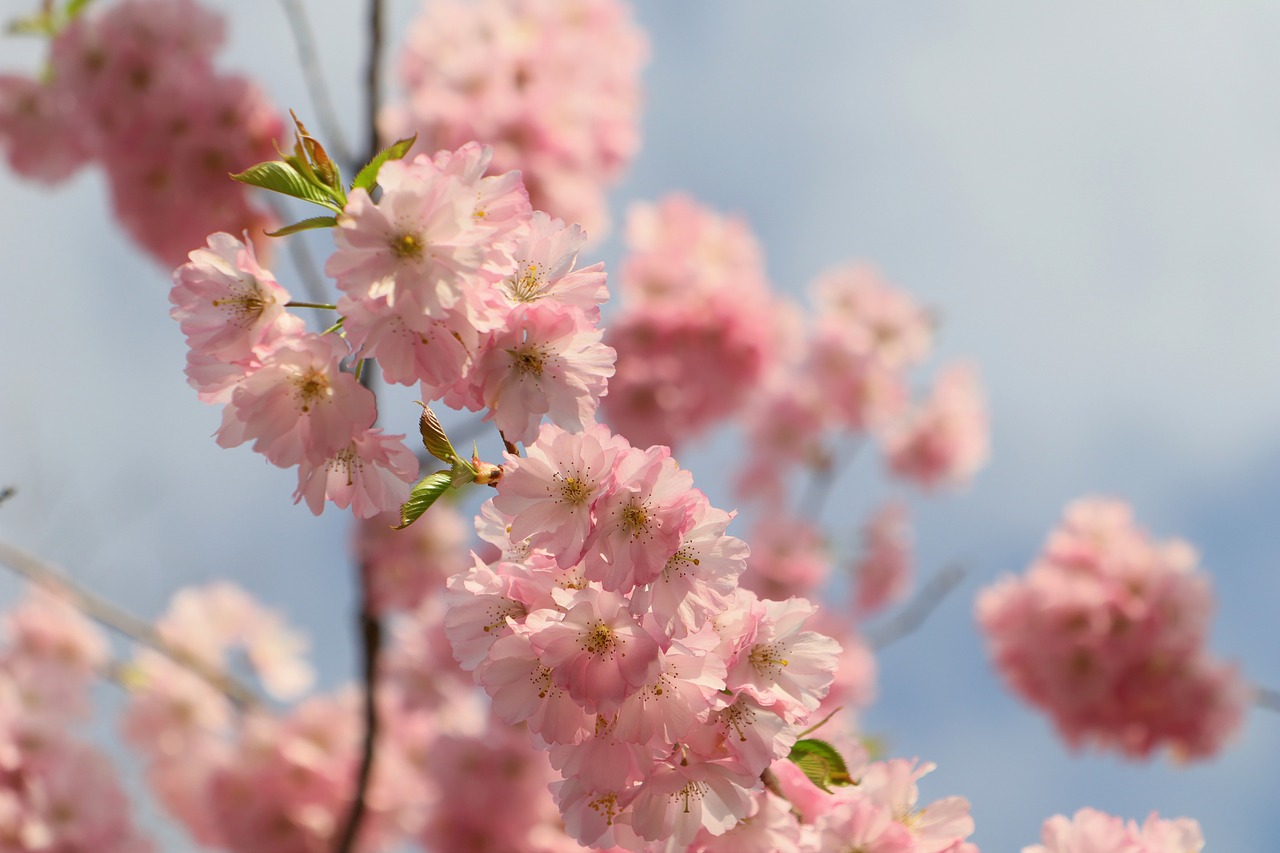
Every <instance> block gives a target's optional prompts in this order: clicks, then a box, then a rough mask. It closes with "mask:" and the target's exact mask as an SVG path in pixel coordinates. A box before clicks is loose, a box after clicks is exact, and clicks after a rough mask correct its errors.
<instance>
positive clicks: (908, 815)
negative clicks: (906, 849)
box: [858, 758, 974, 853]
mask: <svg viewBox="0 0 1280 853" xmlns="http://www.w3.org/2000/svg"><path fill="white" fill-rule="evenodd" d="M936 767H937V765H935V764H932V763H925V764H921V765H918V766H917V764H916V759H912V760H907V759H902V758H895V759H892V760H890V761H877V762H875V763H873V764H870V765H868V766H867V768H866V770H865V771H864V772H863V773H862V777H861V779H859V781H858V794H859V795H860V796H863V797H866V798H868V799H870V800H871V801H872V802H875V803H877V804H879V805H881V806H884V807H886V808H888V809H889V810H890V812H891V814H892V815H893V817H894V819H895V820H897V821H898V822H899V823H901V824H902V825H904V826H906V827H907V829H908V830H910V832H911V835H912V837H913V838H914V839H915V847H914V848H913V850H914V851H918V853H944V851H946V850H950V849H951V848H952V845H953V844H955V843H956V842H957V841H963V840H964V839H965V838H968V837H969V836H970V835H971V834H972V833H973V828H974V824H973V818H971V817H970V816H969V801H968V800H966V799H965V798H963V797H944V798H943V799H941V800H936V801H934V802H932V803H929V804H928V805H927V806H924V807H922V808H918V807H917V803H918V802H919V799H920V792H919V789H918V788H917V786H916V782H917V781H919V779H920V778H921V777H922V776H924V775H925V774H927V773H929V772H931V771H932V770H934V769H935V768H936Z"/></svg>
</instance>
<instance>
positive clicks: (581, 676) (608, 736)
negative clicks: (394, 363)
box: [445, 425, 840, 850]
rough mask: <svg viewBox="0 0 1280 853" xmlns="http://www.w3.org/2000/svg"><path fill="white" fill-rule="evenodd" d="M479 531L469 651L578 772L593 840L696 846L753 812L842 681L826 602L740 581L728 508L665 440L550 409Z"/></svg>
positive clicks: (503, 705) (513, 711) (571, 799)
mask: <svg viewBox="0 0 1280 853" xmlns="http://www.w3.org/2000/svg"><path fill="white" fill-rule="evenodd" d="M505 468H506V474H505V476H504V477H503V479H502V480H501V481H500V483H499V484H498V495H497V496H496V497H495V498H493V499H492V501H491V502H490V503H488V504H486V506H485V508H484V512H483V513H482V516H481V519H482V522H483V523H482V524H480V525H479V530H480V533H481V536H482V537H483V538H485V539H486V540H487V541H489V542H490V543H492V544H494V545H495V546H496V547H498V548H499V549H500V551H501V554H500V556H498V557H497V558H496V559H495V560H494V561H492V562H491V563H484V562H481V561H479V560H478V559H477V562H476V565H475V566H474V568H473V569H471V570H470V571H468V572H466V573H463V574H460V575H457V576H455V577H454V578H452V579H451V580H450V582H449V593H448V597H447V603H448V613H447V616H446V621H445V629H446V633H447V634H448V637H449V640H450V642H451V643H452V646H453V651H454V655H455V657H456V658H457V659H458V661H459V663H461V664H462V666H463V667H464V668H465V669H468V670H472V671H474V676H475V679H476V681H477V682H478V683H480V684H481V685H482V686H483V687H484V688H485V690H486V692H487V693H488V694H489V695H490V697H492V699H493V707H494V713H495V714H496V715H497V716H498V717H499V718H500V719H502V720H503V721H504V722H506V723H508V724H513V725H514V724H517V723H524V724H525V725H526V726H527V727H528V729H529V731H530V732H531V733H532V734H533V735H534V736H535V737H536V738H537V740H538V742H540V743H542V744H544V745H545V746H546V747H547V749H548V750H549V752H550V755H551V762H552V764H553V765H554V766H555V767H556V769H558V770H559V771H560V772H561V773H562V774H563V776H564V779H563V781H561V782H559V783H557V784H556V786H555V793H556V801H557V803H558V804H559V806H560V810H561V812H562V814H563V815H564V821H565V825H566V828H567V830H568V832H569V833H570V834H571V835H572V836H573V837H574V838H576V839H577V840H578V841H580V842H582V843H583V844H588V845H595V846H610V845H618V846H622V847H626V848H628V849H634V850H640V849H646V845H647V844H649V843H651V842H657V841H669V843H670V844H672V845H674V846H675V847H676V849H679V848H680V847H687V846H688V845H689V844H691V843H692V842H693V840H694V838H695V837H696V836H697V835H698V833H699V832H702V831H704V830H705V831H706V832H708V833H710V834H712V835H719V834H721V833H723V832H724V831H726V830H727V829H729V828H730V827H731V826H733V825H734V824H735V823H736V822H737V821H738V820H740V819H742V818H743V817H745V816H746V815H747V814H748V813H749V812H750V810H751V807H752V805H751V804H752V796H751V792H753V791H755V790H758V789H759V787H760V785H761V782H760V776H761V774H762V773H763V772H764V771H765V770H766V769H767V768H768V766H769V765H770V764H771V763H773V761H774V760H776V759H778V758H781V757H784V756H786V755H787V754H788V751H789V750H790V749H791V746H792V745H793V743H794V742H795V739H796V736H797V734H798V729H799V726H800V725H802V724H803V723H804V722H805V721H806V720H808V719H809V717H810V715H811V714H812V712H814V711H815V710H816V709H817V708H818V706H819V703H820V701H821V699H822V697H823V695H825V693H826V691H827V689H828V688H829V686H830V684H831V682H832V679H833V677H834V672H835V668H836V664H837V658H838V655H839V651H840V650H839V646H838V645H837V644H836V642H835V641H834V640H831V639H830V638H828V637H825V636H822V635H821V634H818V633H816V632H813V631H807V630H804V625H805V622H806V621H807V620H808V618H809V617H810V616H811V615H813V612H814V610H815V608H814V607H813V606H812V605H810V604H808V603H807V602H805V601H802V600H799V599H789V600H787V601H782V602H778V601H766V600H761V599H758V598H756V596H755V595H753V594H751V593H750V592H748V591H746V590H744V589H741V588H739V587H738V586H737V576H738V575H739V574H740V573H741V572H742V570H743V568H744V561H745V558H746V547H745V545H744V544H743V543H742V542H741V541H739V540H737V539H735V538H733V537H731V536H728V535H726V534H725V528H726V527H727V525H728V523H729V521H730V520H731V518H732V516H731V515H730V514H729V513H726V512H723V511H720V510H717V509H715V508H714V507H712V506H711V505H710V503H709V502H708V501H707V499H706V497H705V496H704V495H703V494H702V493H701V492H699V491H697V490H696V489H694V488H693V479H692V476H691V475H690V474H689V473H688V472H687V471H684V470H682V469H680V468H679V466H677V465H676V463H675V460H674V459H672V458H671V455H670V452H669V451H668V449H667V448H665V447H661V446H655V447H651V448H649V449H648V450H640V449H638V448H635V447H632V446H631V445H630V444H629V443H628V442H627V441H626V440H625V439H623V438H621V437H620V436H615V435H613V434H611V433H610V432H609V430H608V429H607V428H605V427H604V426H601V425H593V426H590V427H588V428H587V429H586V430H584V431H582V432H580V433H570V432H567V431H565V430H563V429H560V428H559V427H556V426H552V425H546V426H544V427H543V428H542V430H541V431H540V433H539V435H538V439H537V441H536V442H534V443H532V444H530V445H529V446H528V447H527V455H526V456H524V457H517V456H514V455H508V457H507V459H506V465H505Z"/></svg>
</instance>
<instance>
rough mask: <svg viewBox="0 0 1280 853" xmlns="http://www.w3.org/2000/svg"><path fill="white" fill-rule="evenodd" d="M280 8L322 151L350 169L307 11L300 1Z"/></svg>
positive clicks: (285, 0)
mask: <svg viewBox="0 0 1280 853" xmlns="http://www.w3.org/2000/svg"><path fill="white" fill-rule="evenodd" d="M280 5H282V6H283V7H284V14H285V17H286V18H287V19H288V20H289V31H290V32H292V33H293V43H294V45H295V46H296V47H297V49H298V64H299V65H301V66H302V77H303V79H304V80H305V81H306V84H307V94H308V95H310V96H311V106H312V108H313V109H314V110H315V111H316V119H317V121H319V122H320V127H321V129H322V130H323V132H324V135H325V140H324V142H325V147H326V148H328V149H329V150H330V151H332V152H333V153H334V156H336V157H337V159H338V160H340V161H342V164H343V165H344V166H348V167H354V166H356V165H357V164H356V163H355V162H354V161H353V160H352V159H351V148H350V147H349V146H348V145H347V143H346V140H345V138H344V137H343V135H342V122H340V121H339V120H338V113H337V110H335V109H334V108H333V99H332V98H330V97H329V87H328V86H327V85H326V84H325V82H324V71H323V69H321V67H320V55H319V54H318V53H317V52H316V39H315V33H314V32H313V31H312V29H311V21H310V19H308V18H307V10H306V8H305V7H304V6H303V5H302V0H280Z"/></svg>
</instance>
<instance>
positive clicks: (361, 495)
mask: <svg viewBox="0 0 1280 853" xmlns="http://www.w3.org/2000/svg"><path fill="white" fill-rule="evenodd" d="M417 475H418V459H417V457H416V456H414V455H413V451H412V450H410V449H409V448H408V447H406V446H405V444H404V436H403V435H383V434H382V430H380V429H370V430H365V431H364V432H362V433H359V434H357V435H356V436H355V437H354V438H352V439H351V443H350V444H348V445H347V446H346V447H344V448H342V449H341V450H339V451H338V452H337V453H335V454H333V455H332V456H330V457H329V458H328V459H326V460H324V462H322V463H319V464H316V463H313V462H312V461H311V460H310V459H303V460H302V462H301V463H300V465H299V467H298V490H297V492H295V493H294V496H293V502H294V503H297V502H298V501H300V500H302V499H303V498H306V501H307V507H308V508H309V509H310V510H311V511H312V512H313V513H315V514H316V515H319V514H320V512H321V511H322V510H323V509H324V502H325V501H326V500H329V501H332V502H333V504H334V505H335V506H337V507H338V509H346V508H348V507H350V508H351V511H352V512H353V513H355V516H356V518H372V517H373V516H375V515H377V514H378V513H381V512H387V511H389V510H393V509H396V508H398V507H399V506H400V505H401V504H403V503H404V502H405V501H407V500H408V499H409V488H410V484H411V483H412V482H413V480H414V479H415V478H416V477H417Z"/></svg>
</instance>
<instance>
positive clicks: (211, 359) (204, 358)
mask: <svg viewBox="0 0 1280 853" xmlns="http://www.w3.org/2000/svg"><path fill="white" fill-rule="evenodd" d="M305 334H307V328H306V323H304V322H303V321H302V318H301V317H297V316H295V315H293V314H281V315H280V316H279V317H278V318H276V321H275V322H274V323H272V324H271V325H270V326H267V327H265V328H264V329H263V342H262V343H261V344H259V345H258V346H256V347H254V348H253V351H252V353H251V354H250V355H249V356H247V357H245V358H242V359H239V360H237V361H231V362H228V361H223V360H222V359H220V358H218V357H216V356H213V355H210V354H209V353H207V352H204V351H198V350H188V351H187V369H186V374H187V384H188V385H190V386H191V387H192V388H194V389H196V396H197V397H199V399H200V402H202V403H210V404H213V403H219V404H226V403H229V402H231V397H232V395H233V394H234V393H235V390H236V388H237V387H238V386H239V385H240V383H241V382H243V381H244V379H245V377H247V376H248V375H249V374H251V373H253V372H254V371H256V370H257V369H258V368H260V367H262V359H263V358H265V357H266V356H268V355H270V354H271V352H272V351H273V350H274V349H275V348H276V347H277V346H280V345H281V344H283V343H285V342H288V341H293V340H298V339H300V338H302V337H303V336H304V335H305Z"/></svg>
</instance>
